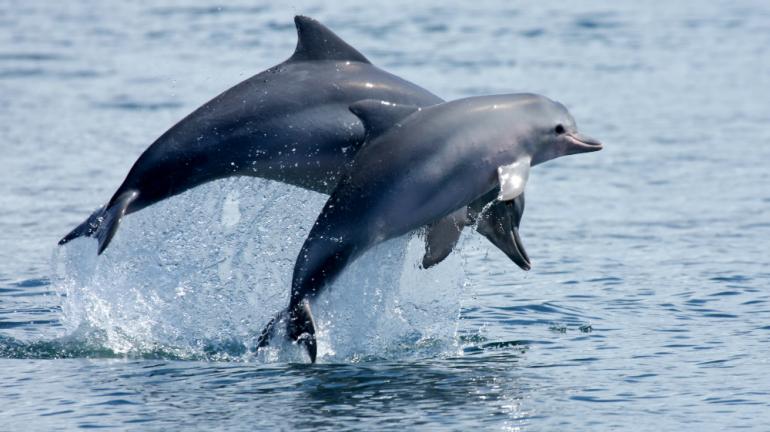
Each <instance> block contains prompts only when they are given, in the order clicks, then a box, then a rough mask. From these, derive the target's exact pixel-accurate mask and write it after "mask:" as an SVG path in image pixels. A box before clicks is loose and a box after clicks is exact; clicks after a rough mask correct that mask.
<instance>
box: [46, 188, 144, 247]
mask: <svg viewBox="0 0 770 432" xmlns="http://www.w3.org/2000/svg"><path fill="white" fill-rule="evenodd" d="M138 195H139V193H138V192H137V191H134V190H129V191H126V192H123V193H122V194H120V195H119V196H118V197H117V199H114V200H112V201H111V203H110V204H109V205H107V206H102V207H99V208H98V209H96V211H95V212H93V213H92V214H91V216H89V217H88V219H86V220H85V221H84V222H83V223H81V224H80V225H78V226H77V227H75V229H73V230H72V231H70V232H69V234H67V235H66V236H64V237H63V238H62V239H61V240H59V245H60V246H61V245H63V244H66V243H69V242H70V241H72V240H74V239H76V238H78V237H94V238H96V240H97V241H98V242H99V249H98V253H99V254H100V255H101V253H102V252H104V250H105V249H106V248H107V246H109V244H110V241H112V237H113V236H115V232H116V231H117V230H118V225H119V224H120V220H121V218H122V217H123V215H125V214H126V209H127V208H128V206H129V205H130V204H131V203H132V202H133V201H134V200H135V199H136V197H137V196H138Z"/></svg>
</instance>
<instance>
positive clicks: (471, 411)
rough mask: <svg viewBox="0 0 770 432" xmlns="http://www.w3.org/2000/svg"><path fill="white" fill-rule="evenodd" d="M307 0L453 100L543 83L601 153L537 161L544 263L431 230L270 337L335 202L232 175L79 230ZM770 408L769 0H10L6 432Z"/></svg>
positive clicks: (2, 295) (693, 421)
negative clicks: (313, 333) (102, 232)
mask: <svg viewBox="0 0 770 432" xmlns="http://www.w3.org/2000/svg"><path fill="white" fill-rule="evenodd" d="M295 14H306V15H309V16H312V17H315V18H317V19H319V20H321V21H322V22H324V23H325V24H327V25H328V26H329V27H331V28H332V29H334V30H335V31H336V32H337V33H338V34H339V35H340V36H341V37H343V38H344V39H346V40H347V41H348V42H350V43H351V44H352V45H353V46H355V47H356V48H358V49H359V50H360V51H362V52H363V53H364V54H365V55H366V56H368V58H369V59H371V60H372V62H373V63H375V64H376V65H378V66H380V67H382V68H384V69H386V70H388V71H390V72H393V73H395V74H398V75H400V76H403V77H405V78H407V79H409V80H411V81H414V82H416V83H418V84H420V85H422V86H425V87H426V88H428V89H430V90H431V91H433V92H435V93H436V94H438V95H440V96H442V97H443V98H445V99H455V98H459V97H465V96H474V95H484V94H493V93H507V92H520V91H527V92H537V93H542V94H545V95H547V96H549V97H551V98H553V99H555V100H558V101H561V102H563V103H564V104H565V105H566V106H567V107H568V108H569V109H570V111H571V112H572V113H573V114H574V116H575V118H576V119H577V122H578V125H579V128H580V129H581V130H582V131H584V132H586V133H588V134H590V135H592V136H595V137H597V138H599V139H601V140H602V141H603V142H604V144H605V149H604V150H602V151H601V152H598V153H591V154H583V155H577V156H571V157H567V158H562V159H559V160H555V161H552V162H548V163H547V164H544V165H541V166H537V167H536V168H535V169H534V170H533V172H532V174H531V177H530V183H529V185H528V188H527V209H526V213H525V215H524V221H523V223H522V230H521V233H522V237H523V240H524V243H525V245H526V246H527V250H528V252H529V254H530V256H531V258H532V261H533V268H532V270H531V271H529V272H523V271H521V270H520V269H518V268H517V267H516V266H515V265H514V264H513V263H511V262H510V261H508V259H507V258H506V257H505V256H504V255H503V254H502V253H500V252H499V251H497V250H496V249H495V248H494V247H491V246H490V245H488V244H487V242H486V241H485V240H484V239H483V238H480V236H478V235H477V234H474V233H472V232H470V231H468V232H467V233H466V234H464V236H463V238H462V239H461V244H460V246H459V248H458V250H456V251H455V252H454V253H453V255H452V256H451V257H450V259H449V260H448V261H447V262H445V263H443V264H441V265H439V266H437V267H436V268H434V269H430V270H427V271H425V270H421V269H419V268H418V266H417V263H418V262H419V257H420V248H421V243H420V241H421V240H420V238H419V235H418V234H415V235H411V236H407V237H404V238H401V239H395V240H392V241H389V242H387V243H385V244H383V245H381V246H379V247H377V248H375V250H373V251H371V253H369V254H367V255H366V256H364V257H362V258H361V259H360V260H358V261H357V262H356V263H355V264H354V265H353V266H351V268H350V270H349V271H348V272H346V273H345V275H344V276H343V277H342V278H341V280H340V281H338V282H337V283H335V285H334V286H333V287H332V288H333V289H331V290H329V292H328V293H327V294H325V295H324V296H323V297H322V298H320V299H319V302H318V305H317V311H318V312H317V313H318V316H319V323H320V325H319V327H320V329H319V330H320V331H321V333H320V336H319V344H320V352H319V362H318V364H315V365H310V364H307V359H306V358H305V357H304V355H303V353H302V352H301V350H299V349H297V348H296V347H293V346H290V345H288V344H284V345H283V346H274V347H272V348H271V349H270V350H268V351H266V352H264V353H261V354H259V355H255V354H254V353H253V352H252V350H251V347H253V343H254V340H255V337H256V335H258V334H259V331H260V330H261V328H262V326H263V325H264V324H265V323H266V322H267V320H268V319H269V318H270V317H271V316H273V314H274V313H275V312H277V311H278V310H279V309H280V308H281V307H282V306H283V305H285V302H286V298H287V295H288V280H289V279H288V278H289V275H290V273H291V269H292V265H293V261H294V258H295V257H296V253H297V251H298V248H299V246H300V245H301V242H302V240H303V238H304V235H305V234H306V232H307V229H308V228H309V226H310V224H312V221H313V220H314V218H315V215H316V214H317V213H318V211H319V209H320V207H321V206H322V204H323V202H324V197H323V196H321V195H318V194H314V193H310V192H306V191H302V190H299V189H295V188H292V187H289V186H286V185H282V184H279V183H273V182H269V181H264V180H258V179H253V178H242V179H225V180H221V181H217V182H215V183H210V184H208V185H206V186H203V187H200V188H197V189H194V190H192V191H189V192H188V193H185V194H183V195H180V196H177V197H175V198H173V199H170V200H167V201H164V202H163V203H161V204H158V205H156V206H153V207H151V208H148V209H146V210H144V211H142V212H139V213H136V214H133V215H130V216H128V217H126V218H125V221H124V223H123V224H122V225H121V229H120V230H119V231H118V235H117V236H116V237H115V240H114V241H113V244H112V245H111V246H110V248H109V249H108V250H107V252H106V253H105V254H104V255H102V256H100V257H98V258H96V256H95V250H96V249H95V248H96V246H95V243H94V242H93V241H92V240H87V239H84V240H78V241H75V242H72V243H71V244H70V245H68V246H66V247H64V248H59V247H57V246H56V242H57V240H58V239H59V238H60V237H61V236H63V235H64V234H66V233H67V232H68V231H69V230H70V229H72V228H73V227H74V226H75V225H77V224H78V223H80V222H81V221H82V220H83V219H85V217H86V216H88V215H89V214H90V212H91V211H93V209H95V208H96V207H98V206H100V205H102V204H103V203H105V202H106V201H107V200H108V199H109V197H110V196H111V194H112V192H113V191H114V190H115V189H116V188H117V186H118V185H119V184H120V182H121V181H122V179H123V178H124V176H125V174H126V173H127V171H128V169H129V168H130V167H131V165H132V164H133V162H134V161H135V160H136V158H137V157H138V156H139V154H141V152H142V151H143V150H144V149H145V148H146V147H147V146H148V145H149V144H150V143H151V142H152V141H153V140H154V139H155V138H156V137H158V136H159V135H160V134H162V133H163V132H164V131H165V130H166V129H168V128H169V127H170V126H172V125H173V124H174V123H175V122H176V121H178V120H179V119H181V118H182V117H184V116H185V115H186V114H188V113H189V112H191V111H192V110H193V109H195V108H196V107H198V106H200V105H201V104H202V103H204V102H206V101H207V100H209V99H210V98H212V97H213V96H215V95H217V94H218V93H220V92H221V91H223V90H225V89H227V88H229V87H231V86H232V85H234V84H236V83H238V82H239V81H241V80H243V79H246V78H248V77H249V76H251V75H253V74H255V73H258V72H260V71H262V70H264V69H266V68H268V67H270V66H272V65H274V64H277V63H279V62H281V61H283V60H284V59H286V58H287V57H289V55H290V54H291V52H292V50H293V48H294V45H295V43H296V37H295V31H294V26H293V21H292V19H293V16H294V15H295ZM78 428H110V429H114V430H135V431H155V430H205V431H208V430H330V431H341V430H399V431H401V430H442V431H443V430H469V429H471V428H475V429H477V430H522V431H563V430H592V431H602V430H635V431H661V430H699V431H718V430H726V429H729V430H738V429H747V430H768V429H770V3H768V2H766V1H748V0H737V1H732V0H731V1H709V2H703V1H669V2H638V1H630V0H628V1H614V2H605V1H598V0H597V1H589V0H578V1H573V2H557V1H539V2H506V1H498V2H494V1H484V0H479V1H473V2H460V1H457V2H451V1H441V2H412V1H392V2H391V1H388V2H374V3H372V2H360V1H351V0H341V1H335V2H321V1H315V2H285V3H284V4H280V5H279V4H278V2H276V4H270V3H268V2H259V1H240V0H239V1H228V2H221V3H209V2H204V1H201V2H193V1H175V2H168V3H165V4H162V3H161V2H156V1H135V2H99V1H71V2H47V1H29V2H27V1H23V2H22V1H12V0H4V1H0V430H1V431H50V430H72V429H78Z"/></svg>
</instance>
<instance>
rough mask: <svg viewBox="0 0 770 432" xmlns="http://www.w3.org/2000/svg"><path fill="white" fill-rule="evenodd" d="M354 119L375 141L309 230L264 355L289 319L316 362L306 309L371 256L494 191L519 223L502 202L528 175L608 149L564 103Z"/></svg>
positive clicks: (472, 105)
mask: <svg viewBox="0 0 770 432" xmlns="http://www.w3.org/2000/svg"><path fill="white" fill-rule="evenodd" d="M403 110H407V111H412V113H411V114H410V115H408V116H407V117H405V118H403V119H402V120H401V121H399V122H398V123H397V124H396V125H395V126H394V127H391V128H389V129H386V130H384V132H380V131H382V130H383V128H382V127H381V124H382V123H380V122H381V121H384V122H385V123H386V124H387V122H388V121H389V118H390V117H392V116H393V115H394V114H393V113H394V112H399V111H403ZM351 111H352V112H353V113H355V114H356V115H358V116H359V117H360V118H361V120H362V121H363V122H364V125H365V127H366V128H367V130H369V131H373V132H372V133H370V134H369V137H368V140H367V142H366V143H365V144H364V145H363V147H362V149H361V150H360V151H359V152H358V154H357V155H356V157H355V159H354V161H353V163H352V166H351V168H350V169H349V170H348V172H347V174H346V175H345V176H344V177H343V178H342V179H341V181H340V183H339V184H338V185H337V187H336V188H335V189H334V191H333V192H332V194H331V196H330V197H329V200H328V201H327V202H326V205H325V206H324V208H323V210H322V212H321V214H320V215H319V216H318V219H317V220H316V222H315V225H313V228H312V229H311V231H310V233H309V235H308V238H307V240H306V241H305V243H304V244H303V246H302V249H301V251H300V253H299V256H298V257H297V262H296V264H295V267H294V274H293V280H292V287H291V299H290V302H289V306H288V308H287V310H286V313H285V314H279V316H277V317H276V318H274V319H273V320H272V321H271V322H270V323H268V325H267V326H266V328H265V329H264V330H263V332H262V335H261V337H260V340H259V341H258V348H259V347H262V346H265V345H267V344H268V342H269V338H270V336H271V334H272V333H273V331H272V330H273V328H274V326H275V324H276V323H277V322H279V321H281V320H282V319H283V320H285V321H286V323H287V336H288V337H290V338H291V339H293V340H296V341H298V342H300V343H301V344H302V345H304V346H305V347H306V349H307V351H308V354H309V355H310V359H311V361H315V357H316V342H315V324H314V322H313V316H312V313H311V310H310V300H311V299H313V297H315V296H316V295H317V294H318V293H319V292H320V291H321V290H322V289H323V288H324V287H325V286H326V285H328V284H330V283H331V282H332V281H334V280H335V279H336V278H337V276H338V275H339V274H340V273H341V272H342V271H343V270H344V269H345V267H346V266H347V265H349V264H350V263H351V262H353V261H354V260H355V259H356V258H357V257H359V256H360V255H361V254H363V253H364V252H365V251H366V250H368V249H369V248H371V247H372V246H374V245H375V244H378V243H380V242H382V241H385V240H387V239H390V238H394V237H397V236H400V235H403V234H406V233H408V232H410V231H412V230H414V229H416V228H419V227H421V226H424V225H426V224H430V223H432V222H434V221H436V220H440V219H441V218H444V217H446V216H447V215H451V214H453V213H455V212H457V211H458V210H459V211H461V212H462V211H463V210H462V209H464V208H465V207H466V206H468V205H469V204H472V203H474V202H476V201H477V200H479V198H480V197H484V196H485V195H487V194H489V193H490V191H494V190H497V197H496V201H497V202H499V203H503V204H501V205H505V206H510V207H511V208H512V210H511V211H512V212H513V214H514V215H515V214H516V212H517V211H518V210H516V209H515V207H516V206H515V205H513V204H510V205H509V204H505V203H509V202H511V201H512V200H514V199H515V198H517V197H519V196H521V194H522V192H523V191H524V187H525V185H526V182H527V179H528V177H529V171H530V167H531V166H534V165H537V164H539V163H542V162H545V161H548V160H550V159H554V158H556V157H559V156H564V155H570V154H575V153H584V152H592V151H597V150H600V149H601V148H602V145H601V143H599V142H598V141H596V140H594V139H592V138H589V137H587V136H585V135H581V134H579V133H578V132H577V128H576V125H575V121H574V119H573V118H572V116H571V115H570V114H569V112H568V111H567V109H566V108H565V107H564V106H563V105H562V104H560V103H558V102H554V101H552V100H550V99H548V98H546V97H544V96H539V95H535V94H511V95H499V96H483V97H472V98H467V99H461V100H457V101H452V102H446V103H442V104H439V105H434V106H431V107H428V108H423V109H414V108H409V107H402V106H398V105H393V104H389V103H386V102H381V101H363V102H359V103H356V104H354V105H352V106H351ZM396 115H397V116H399V117H403V115H401V114H396ZM522 204H523V202H522ZM501 210H502V213H506V212H507V210H505V208H504V207H503V208H501ZM519 215H520V212H519ZM508 224H509V226H510V225H511V224H515V225H518V221H517V220H513V221H508ZM524 257H525V258H526V255H524ZM527 261H528V260H527Z"/></svg>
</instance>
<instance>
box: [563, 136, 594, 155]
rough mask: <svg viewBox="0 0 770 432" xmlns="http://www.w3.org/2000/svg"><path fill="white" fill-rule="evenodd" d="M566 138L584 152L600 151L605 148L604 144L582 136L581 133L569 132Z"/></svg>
mask: <svg viewBox="0 0 770 432" xmlns="http://www.w3.org/2000/svg"><path fill="white" fill-rule="evenodd" d="M566 137H567V139H568V140H569V141H570V142H571V143H572V144H573V145H574V146H576V147H577V148H579V149H580V150H581V151H583V152H591V151H598V150H601V149H602V148H603V146H602V143H601V142H600V141H599V140H598V139H596V138H592V137H590V136H588V135H585V134H581V133H580V132H569V133H567V134H566Z"/></svg>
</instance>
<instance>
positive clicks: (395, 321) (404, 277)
mask: <svg viewBox="0 0 770 432" xmlns="http://www.w3.org/2000/svg"><path fill="white" fill-rule="evenodd" d="M325 199H326V198H325V196H323V195H320V194H317V193H313V192H309V191H306V190H302V189H298V188H294V187H290V186H287V185H284V184H281V183H276V182H271V181H267V180H259V179H253V178H241V179H227V180H222V181H217V182H213V183H210V184H207V185H204V186H202V187H199V188H196V189H194V190H191V191H188V192H186V193H184V194H182V195H180V196H177V197H174V198H171V199H168V200H166V201H163V202H161V203H159V204H156V205H154V206H152V207H149V208H147V209H145V210H143V211H141V212H138V213H135V214H132V215H129V216H127V217H125V218H124V220H123V222H122V224H121V227H120V229H119V230H118V233H117V235H116V237H115V239H114V240H113V242H112V244H111V245H110V247H109V248H108V249H107V250H106V251H105V253H104V254H103V255H101V256H99V257H98V258H97V257H96V255H95V253H96V242H95V241H94V240H92V239H78V240H76V241H73V242H72V243H71V244H70V245H68V246H67V247H66V248H64V250H63V251H62V253H60V254H59V256H58V257H57V258H56V264H57V265H56V267H57V273H58V282H57V286H58V289H59V291H60V292H61V293H62V294H65V295H64V296H63V297H62V299H63V304H62V310H63V315H64V316H63V319H62V321H63V323H64V325H65V328H66V329H67V332H68V333H70V334H72V333H80V332H83V329H88V331H86V332H85V333H86V334H88V333H89V332H90V333H94V332H98V333H99V334H100V335H101V336H100V337H102V338H103V340H104V342H103V344H105V345H106V348H108V349H111V350H113V351H116V352H119V353H129V354H131V353H138V354H141V353H143V352H148V351H157V350H162V351H171V352H174V353H178V354H179V355H182V356H192V357H196V356H200V355H210V354H211V353H213V355H214V356H215V357H217V358H222V357H224V358H236V359H246V360H250V359H254V358H255V357H254V356H253V355H252V354H251V353H250V349H251V348H252V347H253V344H254V342H255V338H256V336H257V335H258V334H259V332H260V331H261V329H262V327H263V326H264V325H265V324H266V323H267V321H268V320H269V319H270V318H271V317H273V316H274V314H275V313H276V312H278V311H280V310H282V309H283V308H284V307H285V306H286V304H287V303H288V294H289V286H290V281H291V274H292V269H293V266H294V260H295V258H296V255H297V253H298V252H299V249H300V247H301V245H302V242H303V241H304V239H305V237H306V235H307V231H308V229H309V228H310V227H311V226H312V223H313V222H314V220H315V217H316V216H317V214H318V212H319V211H320V209H321V207H322V206H323V203H324V201H325ZM351 223H354V221H351ZM422 251H423V245H422V240H421V238H419V236H417V235H409V236H404V237H402V238H397V239H394V240H390V241H388V242H385V243H383V244H381V245H378V246H376V247H375V248H373V249H372V250H370V251H369V252H368V253H366V254H365V255H364V256H362V257H361V258H359V259H358V260H357V261H355V262H354V263H353V264H352V265H351V266H350V267H349V268H348V270H347V271H346V272H345V273H344V274H343V275H342V276H341V277H340V278H339V280H338V281H337V282H335V283H334V284H333V285H332V286H331V287H329V288H328V289H327V290H326V291H325V292H324V293H323V294H322V295H320V296H319V298H318V299H317V300H316V301H315V304H314V313H315V316H316V319H317V326H318V331H319V335H318V342H319V358H320V359H321V361H355V360H357V359H362V358H368V357H386V358H392V357H400V356H404V355H420V353H424V352H425V351H426V350H427V351H430V352H431V353H435V351H436V350H439V351H441V352H447V351H449V352H454V351H455V350H456V349H457V348H456V345H455V342H454V333H455V326H456V321H457V316H458V313H459V307H460V306H459V302H460V296H461V291H462V285H463V279H464V274H463V271H462V259H461V258H460V257H459V256H458V255H457V254H453V255H452V256H450V257H449V258H448V259H447V260H446V261H445V262H444V263H442V264H440V265H438V266H436V267H435V268H432V269H430V270H423V269H419V268H418V265H417V264H418V263H419V259H420V257H421V254H422ZM302 356H303V354H302V353H301V351H300V350H299V349H298V348H296V347H292V346H291V345H290V344H287V343H283V344H281V343H277V344H276V345H275V347H273V348H271V349H269V350H267V351H266V353H265V354H260V356H258V357H256V358H257V359H259V360H261V361H293V360H299V359H301V358H302Z"/></svg>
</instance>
